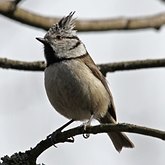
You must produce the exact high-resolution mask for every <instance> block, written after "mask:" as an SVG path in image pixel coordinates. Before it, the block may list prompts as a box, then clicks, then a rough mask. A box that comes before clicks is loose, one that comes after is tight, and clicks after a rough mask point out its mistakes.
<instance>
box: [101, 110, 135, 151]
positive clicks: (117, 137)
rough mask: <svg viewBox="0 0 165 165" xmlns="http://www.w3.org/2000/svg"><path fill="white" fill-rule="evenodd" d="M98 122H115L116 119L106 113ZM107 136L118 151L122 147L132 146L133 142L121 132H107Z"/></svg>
mask: <svg viewBox="0 0 165 165" xmlns="http://www.w3.org/2000/svg"><path fill="white" fill-rule="evenodd" d="M99 121H100V123H102V124H105V123H116V121H115V120H114V119H113V118H112V116H111V115H110V114H109V113H107V115H106V116H105V117H103V118H101V119H100V120H99ZM108 136H109V137H110V138H111V140H112V143H113V144H114V147H115V148H116V150H117V151H118V152H120V151H121V150H122V148H123V147H126V148H134V144H133V143H132V142H131V140H130V139H129V138H128V137H127V136H126V135H125V134H124V133H122V132H109V133H108Z"/></svg>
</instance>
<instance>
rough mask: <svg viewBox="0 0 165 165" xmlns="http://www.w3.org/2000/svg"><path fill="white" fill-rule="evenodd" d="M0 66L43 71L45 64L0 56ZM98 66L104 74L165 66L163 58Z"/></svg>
mask: <svg viewBox="0 0 165 165" xmlns="http://www.w3.org/2000/svg"><path fill="white" fill-rule="evenodd" d="M0 67H1V68H4V69H17V70H24V71H43V70H44V69H45V67H46V64H45V62H44V61H36V62H25V61H18V60H11V59H7V58H0ZM98 67H99V68H100V71H101V72H102V73H103V74H104V75H106V73H108V72H115V71H125V70H135V69H147V68H160V67H165V59H147V60H135V61H122V62H113V63H107V64H99V65H98Z"/></svg>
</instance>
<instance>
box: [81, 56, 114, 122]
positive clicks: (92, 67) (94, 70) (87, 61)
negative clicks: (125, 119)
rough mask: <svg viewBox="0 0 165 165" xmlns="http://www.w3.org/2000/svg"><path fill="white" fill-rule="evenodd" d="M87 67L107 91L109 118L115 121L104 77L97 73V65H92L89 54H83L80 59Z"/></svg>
mask: <svg viewBox="0 0 165 165" xmlns="http://www.w3.org/2000/svg"><path fill="white" fill-rule="evenodd" d="M80 59H81V60H82V61H83V62H84V63H85V64H86V65H87V66H88V68H89V69H90V70H91V72H92V73H93V74H94V75H95V76H96V77H97V78H98V79H99V80H100V81H101V82H102V84H103V85H104V87H105V89H106V90H107V92H108V94H109V97H110V100H111V104H110V106H109V109H108V112H109V113H110V114H111V116H112V117H113V118H114V119H115V120H117V118H116V112H115V106H114V102H113V97H112V94H111V92H110V90H109V87H108V84H107V82H106V79H105V77H104V76H103V74H102V73H101V72H100V71H99V69H98V67H97V65H96V64H95V63H94V61H93V60H92V58H91V57H90V56H89V54H88V53H87V54H85V55H83V56H82V57H81V58H80Z"/></svg>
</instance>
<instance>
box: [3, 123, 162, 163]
mask: <svg viewBox="0 0 165 165" xmlns="http://www.w3.org/2000/svg"><path fill="white" fill-rule="evenodd" d="M112 131H115V132H131V133H137V134H141V135H146V136H151V137H155V138H159V139H162V140H165V131H161V130H157V129H152V128H147V127H143V126H137V125H133V124H126V123H122V124H104V125H98V126H93V127H92V126H91V127H87V128H86V130H84V127H83V126H80V127H76V128H73V129H70V130H67V131H64V132H58V131H57V132H54V133H53V134H52V135H53V136H52V137H53V139H52V137H50V136H48V138H47V139H45V140H42V141H41V142H39V143H38V144H37V145H36V146H35V147H34V148H32V149H30V150H28V151H25V152H19V153H15V154H13V155H12V156H11V157H9V156H5V157H3V158H1V160H2V161H3V163H6V165H9V164H11V162H16V164H18V163H19V162H20V161H21V162H23V164H28V163H29V164H34V165H35V164H36V160H37V158H38V157H39V156H40V155H41V154H42V153H43V152H44V151H45V150H47V149H48V148H49V147H51V146H52V145H55V144H58V143H64V142H69V139H70V138H71V139H73V137H75V136H77V135H80V134H98V133H105V132H112ZM52 141H53V142H54V144H52ZM70 142H74V141H73V140H71V141H70Z"/></svg>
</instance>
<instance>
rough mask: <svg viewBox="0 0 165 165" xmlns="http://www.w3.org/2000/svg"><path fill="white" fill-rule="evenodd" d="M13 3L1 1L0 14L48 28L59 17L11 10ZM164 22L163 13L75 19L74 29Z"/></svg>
mask: <svg viewBox="0 0 165 165" xmlns="http://www.w3.org/2000/svg"><path fill="white" fill-rule="evenodd" d="M13 5H14V4H13V3H12V2H9V1H7V2H5V1H3V2H1V3H0V14H2V15H4V16H6V17H8V18H10V19H13V20H15V21H18V22H21V23H23V24H26V25H30V26H33V27H37V28H41V29H44V30H48V29H49V27H51V26H52V24H54V23H56V22H57V21H58V20H59V18H57V17H45V16H41V15H38V14H35V13H33V12H30V11H28V10H25V9H22V8H20V7H18V6H17V8H16V9H15V10H13V8H14V6H13ZM164 24H165V13H161V14H157V15H151V16H143V17H135V18H126V17H119V18H111V19H101V20H99V19H95V20H77V21H76V29H77V30H78V31H79V32H90V31H108V30H136V29H146V28H154V29H159V28H160V27H161V26H163V25H164Z"/></svg>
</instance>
